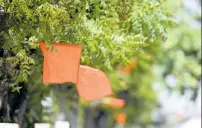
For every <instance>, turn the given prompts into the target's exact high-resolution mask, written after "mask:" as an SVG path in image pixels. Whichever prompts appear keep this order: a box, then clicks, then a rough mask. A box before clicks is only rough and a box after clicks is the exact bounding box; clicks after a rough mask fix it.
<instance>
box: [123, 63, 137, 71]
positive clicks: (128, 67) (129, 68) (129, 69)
mask: <svg viewBox="0 0 202 128" xmlns="http://www.w3.org/2000/svg"><path fill="white" fill-rule="evenodd" d="M136 64H137V62H136V61H135V60H132V61H131V64H130V65H127V66H126V67H125V68H124V69H122V70H121V71H122V72H124V73H130V72H131V71H132V70H133V68H135V66H136Z"/></svg>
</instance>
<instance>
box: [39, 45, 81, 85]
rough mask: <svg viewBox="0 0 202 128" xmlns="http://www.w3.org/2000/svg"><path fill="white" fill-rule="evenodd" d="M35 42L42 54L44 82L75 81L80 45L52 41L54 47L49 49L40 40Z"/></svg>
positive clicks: (76, 78)
mask: <svg viewBox="0 0 202 128" xmlns="http://www.w3.org/2000/svg"><path fill="white" fill-rule="evenodd" d="M36 44H39V45H40V47H41V49H42V52H43V56H44V63H43V83H44V84H62V83H65V82H72V83H77V81H78V71H79V65H80V56H81V46H80V45H72V44H57V43H52V44H51V45H52V46H53V47H54V49H53V50H50V49H47V47H46V45H45V44H44V43H42V42H37V43H36Z"/></svg>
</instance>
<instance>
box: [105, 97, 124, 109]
mask: <svg viewBox="0 0 202 128" xmlns="http://www.w3.org/2000/svg"><path fill="white" fill-rule="evenodd" d="M104 103H105V104H108V105H110V106H111V107H112V108H122V107H123V106H124V105H125V100H123V99H117V98H104Z"/></svg>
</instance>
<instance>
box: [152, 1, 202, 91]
mask: <svg viewBox="0 0 202 128" xmlns="http://www.w3.org/2000/svg"><path fill="white" fill-rule="evenodd" d="M171 6H172V7H171ZM166 7H167V10H169V11H171V12H173V11H174V12H173V14H174V17H175V18H176V19H177V24H176V26H175V27H173V28H171V29H169V30H168V40H167V41H166V42H165V43H162V45H161V47H162V52H161V53H159V54H158V63H157V66H156V67H158V68H157V69H156V70H158V69H159V70H161V72H160V74H159V75H158V80H157V81H159V82H161V83H163V85H167V86H168V83H166V82H165V78H166V76H168V75H170V74H172V75H173V76H175V78H176V86H173V87H171V88H172V89H175V90H178V91H181V92H182V94H183V90H184V89H185V88H192V89H194V90H195V91H196V92H197V88H198V83H199V80H200V79H201V28H200V25H199V24H200V22H201V16H200V15H199V14H198V12H195V13H193V12H191V11H190V10H188V9H186V8H185V7H184V5H183V1H178V4H176V1H175V0H172V1H169V2H167V4H166ZM197 24H198V26H196V25H197Z"/></svg>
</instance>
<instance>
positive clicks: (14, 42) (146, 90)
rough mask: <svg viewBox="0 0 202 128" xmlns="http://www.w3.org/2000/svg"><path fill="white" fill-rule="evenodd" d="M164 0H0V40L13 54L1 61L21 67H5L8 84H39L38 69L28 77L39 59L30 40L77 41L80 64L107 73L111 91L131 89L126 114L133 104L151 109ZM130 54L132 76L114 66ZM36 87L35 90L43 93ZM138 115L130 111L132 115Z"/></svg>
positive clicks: (126, 60)
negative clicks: (134, 62)
mask: <svg viewBox="0 0 202 128" xmlns="http://www.w3.org/2000/svg"><path fill="white" fill-rule="evenodd" d="M163 2H164V1H162V0H85V1H79V0H27V1H26V0H0V5H1V6H2V8H3V9H2V10H1V15H0V16H1V17H0V18H1V19H0V20H1V21H4V22H2V24H1V26H0V27H1V33H0V34H1V35H0V38H1V42H0V44H1V47H2V48H4V49H5V50H10V51H12V52H13V53H14V54H15V56H12V57H10V56H9V57H3V58H1V60H0V62H6V63H7V66H10V65H11V64H12V65H19V69H20V70H17V71H15V73H14V69H12V68H11V69H10V70H9V73H11V74H12V75H13V77H12V79H13V80H14V81H15V82H14V84H13V85H12V86H16V87H17V83H18V82H21V81H25V82H27V83H32V82H33V86H35V85H41V86H42V84H41V83H40V82H39V83H38V82H37V80H40V79H39V77H41V75H39V74H41V73H42V71H41V69H39V71H38V70H37V73H38V75H37V74H36V75H34V76H32V74H33V72H35V70H36V68H38V67H41V66H42V61H43V60H42V55H41V52H40V50H39V48H38V46H36V45H35V44H33V42H36V41H42V42H45V43H46V44H47V45H49V44H50V43H51V42H58V43H61V42H63V43H69V44H81V45H82V47H83V49H82V57H81V64H84V65H89V66H91V67H95V68H99V69H102V70H103V71H105V72H106V73H107V75H108V76H109V78H110V81H111V83H112V88H113V90H114V92H115V94H116V93H118V92H121V91H124V90H129V97H130V98H131V100H130V102H129V103H128V104H130V105H129V106H130V107H129V108H126V109H127V110H129V111H128V112H127V113H128V114H129V116H130V113H131V110H132V106H135V109H134V110H135V112H142V110H143V109H142V108H146V109H145V110H148V111H149V109H147V108H150V104H151V103H152V102H153V100H154V99H155V98H154V93H153V92H152V90H151V83H150V81H151V78H150V77H151V68H152V66H151V65H152V63H153V59H154V57H153V55H154V53H155V52H157V51H158V49H159V46H160V44H161V43H163V42H164V41H165V40H166V38H167V34H166V28H167V27H168V26H170V25H171V24H172V19H171V17H170V15H169V14H168V13H167V12H166V11H165V9H164V8H163V7H162V3H163ZM132 58H134V59H135V60H137V62H138V63H139V64H138V66H137V70H134V72H133V73H132V75H131V76H121V75H119V73H118V72H117V66H120V67H123V66H125V65H126V64H129V63H130V60H131V59H132ZM8 62H10V63H11V64H10V63H8ZM0 69H2V67H0ZM6 73H8V72H6ZM4 74H5V73H4ZM128 77H129V78H128ZM128 79H130V81H128ZM35 89H36V90H37V91H36V93H42V91H43V89H41V90H38V89H37V88H35ZM75 93H76V92H75ZM142 100H144V101H145V102H144V104H142V103H141V101H142ZM146 101H148V102H146ZM70 104H71V103H70ZM30 107H31V106H30ZM145 112H146V111H145ZM141 114H142V113H141ZM139 115H140V114H134V113H133V114H132V113H131V116H132V117H131V119H132V118H133V117H134V116H135V117H138V116H139Z"/></svg>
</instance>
